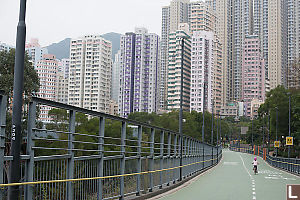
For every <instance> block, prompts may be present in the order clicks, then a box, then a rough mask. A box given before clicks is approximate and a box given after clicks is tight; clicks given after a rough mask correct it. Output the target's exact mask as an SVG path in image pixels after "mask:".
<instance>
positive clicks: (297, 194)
mask: <svg viewBox="0 0 300 200" xmlns="http://www.w3.org/2000/svg"><path fill="white" fill-rule="evenodd" d="M286 190H287V192H286V196H287V200H290V199H293V200H297V199H298V200H299V199H300V185H287V186H286Z"/></svg>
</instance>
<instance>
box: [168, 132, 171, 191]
mask: <svg viewBox="0 0 300 200" xmlns="http://www.w3.org/2000/svg"><path fill="white" fill-rule="evenodd" d="M171 139H172V135H171V133H168V167H169V168H171ZM170 182H171V173H170V172H168V183H167V185H168V186H169V185H170Z"/></svg>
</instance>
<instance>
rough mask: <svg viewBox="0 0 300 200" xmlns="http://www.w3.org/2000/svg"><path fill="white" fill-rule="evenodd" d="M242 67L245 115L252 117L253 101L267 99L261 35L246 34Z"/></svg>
mask: <svg viewBox="0 0 300 200" xmlns="http://www.w3.org/2000/svg"><path fill="white" fill-rule="evenodd" d="M244 43H245V44H244V45H245V46H244V52H243V68H242V71H243V73H242V86H243V87H242V101H243V102H244V107H245V116H247V117H251V116H252V114H251V113H252V111H251V101H253V100H255V99H257V100H261V101H264V100H265V95H266V94H265V91H266V86H265V79H266V77H265V66H264V60H263V54H262V51H261V45H260V41H259V36H256V35H253V36H246V38H245V42H244Z"/></svg>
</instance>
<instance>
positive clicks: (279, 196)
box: [159, 149, 300, 200]
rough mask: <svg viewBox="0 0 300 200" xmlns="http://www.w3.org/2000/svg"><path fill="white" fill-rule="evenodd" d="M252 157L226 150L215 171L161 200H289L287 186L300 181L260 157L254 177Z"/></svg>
mask: <svg viewBox="0 0 300 200" xmlns="http://www.w3.org/2000/svg"><path fill="white" fill-rule="evenodd" d="M253 158H254V156H253V155H250V154H245V153H240V152H232V151H229V150H226V149H225V150H223V159H222V161H221V162H220V163H219V165H217V166H216V167H215V168H213V169H211V170H209V171H207V172H206V173H204V174H203V175H201V176H199V177H197V178H196V180H195V181H193V182H192V183H190V184H187V185H186V186H185V187H183V188H181V189H177V190H176V189H175V190H173V191H171V192H169V194H168V193H167V194H163V195H161V197H160V198H159V199H160V200H200V199H205V200H210V199H211V200H217V199H220V200H248V199H251V200H253V199H258V200H285V199H286V184H300V178H299V177H297V176H294V175H292V174H289V173H286V172H284V171H281V170H278V169H275V168H273V167H271V166H270V165H268V164H267V163H266V162H265V161H263V160H262V158H260V157H258V162H259V165H258V172H259V173H258V174H257V175H254V173H253V170H252V168H253V167H252V161H253Z"/></svg>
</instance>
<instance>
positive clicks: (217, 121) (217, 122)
mask: <svg viewBox="0 0 300 200" xmlns="http://www.w3.org/2000/svg"><path fill="white" fill-rule="evenodd" d="M216 117H217V119H216V126H217V145H218V144H219V115H218V114H216Z"/></svg>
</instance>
